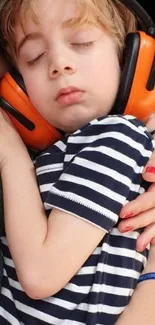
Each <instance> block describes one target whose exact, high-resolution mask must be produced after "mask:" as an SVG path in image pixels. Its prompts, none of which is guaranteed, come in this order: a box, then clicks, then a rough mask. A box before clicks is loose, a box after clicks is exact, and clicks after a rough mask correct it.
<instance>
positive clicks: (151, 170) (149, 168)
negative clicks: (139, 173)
mask: <svg viewBox="0 0 155 325" xmlns="http://www.w3.org/2000/svg"><path fill="white" fill-rule="evenodd" d="M146 173H152V174H155V167H153V166H149V167H147V168H146Z"/></svg>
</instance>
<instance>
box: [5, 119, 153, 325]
mask: <svg viewBox="0 0 155 325" xmlns="http://www.w3.org/2000/svg"><path fill="white" fill-rule="evenodd" d="M153 148H154V142H153V140H152V138H151V136H150V135H149V133H148V132H147V130H146V128H145V127H144V125H143V124H142V123H140V122H139V121H138V120H136V119H135V118H133V117H131V116H124V117H122V116H108V117H104V118H100V119H96V120H93V121H92V122H90V123H89V124H88V125H86V126H85V127H83V128H81V129H80V130H77V131H76V132H75V133H73V134H72V135H69V136H67V137H65V138H64V139H63V140H62V141H58V142H57V143H56V144H54V145H53V146H51V147H50V148H48V150H46V151H45V152H43V153H42V154H41V155H40V156H38V157H37V158H36V161H35V166H36V174H37V178H38V184H39V188H40V193H41V198H42V201H43V203H44V207H45V210H46V213H47V217H48V215H49V213H50V211H51V209H52V208H53V207H55V208H58V209H60V210H64V211H66V212H68V213H71V214H73V215H74V216H76V217H77V218H81V219H84V220H86V222H90V223H92V224H93V225H94V226H96V227H99V228H101V229H104V231H106V235H105V237H104V239H103V240H102V241H101V242H100V244H99V245H98V246H97V247H96V248H95V249H94V252H93V253H92V255H91V256H89V258H88V259H87V261H86V262H85V263H84V265H83V266H82V267H81V268H80V270H79V271H78V272H77V274H76V275H75V276H74V277H73V278H72V279H71V280H70V281H69V283H68V284H67V285H66V286H65V287H64V288H63V289H62V290H60V291H59V292H58V293H56V294H55V295H53V296H50V297H48V298H46V299H42V300H33V299H31V298H29V297H28V296H27V295H26V294H25V293H24V292H23V289H22V287H21V285H20V284H19V282H18V279H17V275H16V271H15V267H14V263H13V261H12V258H11V255H10V252H9V249H8V244H7V240H6V238H5V237H2V238H1V244H2V252H3V255H4V264H5V265H4V276H3V279H2V292H1V296H0V325H9V324H12V325H47V324H53V325H56V324H63V325H84V324H87V325H101V324H102V325H113V324H115V322H116V320H117V319H118V317H119V315H120V314H121V313H122V311H123V310H124V309H125V307H126V306H127V305H128V303H129V300H130V297H131V295H132V293H133V291H134V289H135V286H136V282H137V279H138V278H139V275H140V273H141V272H142V270H143V268H144V266H145V264H146V261H147V256H148V249H145V250H144V252H142V253H139V252H137V251H136V239H137V237H138V235H139V233H140V232H141V229H139V230H138V231H132V232H129V233H124V234H121V233H119V231H118V229H117V225H118V222H119V213H120V210H121V208H122V206H123V205H124V204H125V203H127V202H128V201H131V200H133V199H135V198H136V197H137V195H138V194H139V193H143V192H144V191H145V190H146V189H147V187H148V185H149V184H148V183H147V182H145V181H143V180H142V170H143V166H145V165H146V163H147V161H148V159H149V157H150V156H151V154H152V151H153ZM62 254H63V247H62ZM75 258H76V256H75ZM68 262H69V261H68ZM60 267H61V265H60Z"/></svg>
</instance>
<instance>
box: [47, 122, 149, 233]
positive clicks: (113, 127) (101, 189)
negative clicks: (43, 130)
mask: <svg viewBox="0 0 155 325" xmlns="http://www.w3.org/2000/svg"><path fill="white" fill-rule="evenodd" d="M114 121H115V122H114ZM101 122H102V121H100V122H99V123H98V124H95V125H90V126H89V127H88V128H87V129H84V131H83V132H81V133H77V134H74V135H73V136H70V137H69V139H68V151H67V152H66V160H69V159H68V157H67V155H68V156H70V153H71V152H73V148H75V147H76V148H77V147H78V148H79V149H78V151H77V152H76V154H74V155H73V157H72V159H70V160H69V163H68V164H66V166H65V168H64V170H63V172H62V174H61V176H60V178H59V180H58V181H57V182H56V183H55V184H53V185H52V186H51V188H50V191H49V192H48V195H47V198H46V202H45V207H46V208H47V209H49V208H53V207H55V208H58V209H60V210H63V211H66V212H68V213H70V214H73V215H74V216H77V217H79V218H82V219H84V220H86V221H88V222H90V223H92V224H94V225H96V226H97V227H100V228H102V229H104V230H105V231H106V232H109V231H110V230H111V228H112V227H113V226H114V225H115V224H116V223H117V221H118V217H119V213H120V210H121V208H122V206H123V205H124V204H125V203H126V202H127V200H128V198H129V192H133V193H132V199H133V198H135V197H136V196H137V195H138V193H140V186H141V181H142V170H143V167H144V166H145V164H146V163H147V161H148V159H149V158H150V156H151V154H152V151H153V141H152V138H151V137H150V136H149V135H147V133H145V132H144V131H143V130H142V128H140V129H139V128H138V127H137V126H136V125H134V124H133V123H131V122H130V121H128V120H125V119H123V118H119V117H118V118H115V119H114V118H111V119H109V120H108V123H107V122H106V120H105V121H104V123H101Z"/></svg>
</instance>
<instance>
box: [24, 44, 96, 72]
mask: <svg viewBox="0 0 155 325" xmlns="http://www.w3.org/2000/svg"><path fill="white" fill-rule="evenodd" d="M93 44H94V41H91V42H85V43H72V44H71V46H76V47H79V48H81V47H86V48H87V47H90V46H92V45H93ZM45 53H46V52H44V53H41V54H40V55H38V56H37V57H36V58H35V59H33V60H31V61H28V62H27V63H28V65H29V66H30V67H31V66H33V65H34V64H35V63H36V62H37V61H38V60H39V59H41V57H42V56H43V55H44V54H45Z"/></svg>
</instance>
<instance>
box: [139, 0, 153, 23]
mask: <svg viewBox="0 0 155 325" xmlns="http://www.w3.org/2000/svg"><path fill="white" fill-rule="evenodd" d="M138 2H139V3H140V4H141V6H142V7H143V8H144V9H145V10H146V11H147V12H148V14H149V15H150V16H151V18H152V19H153V20H154V22H155V9H154V6H155V1H154V0H139V1H138Z"/></svg>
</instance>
